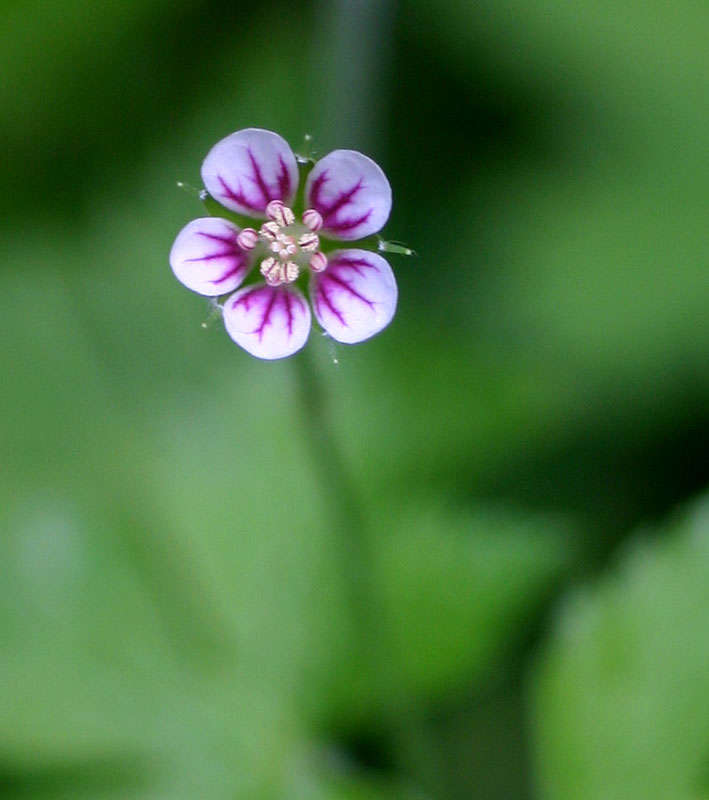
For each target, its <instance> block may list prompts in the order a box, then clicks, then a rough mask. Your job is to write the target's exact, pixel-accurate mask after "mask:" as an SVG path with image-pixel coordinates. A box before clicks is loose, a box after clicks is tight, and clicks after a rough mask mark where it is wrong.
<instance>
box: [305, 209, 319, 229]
mask: <svg viewBox="0 0 709 800" xmlns="http://www.w3.org/2000/svg"><path fill="white" fill-rule="evenodd" d="M303 224H304V225H305V227H306V228H310V230H311V231H319V230H320V228H322V215H321V214H320V212H319V211H316V210H315V209H314V208H308V209H307V210H306V211H304V212H303Z"/></svg>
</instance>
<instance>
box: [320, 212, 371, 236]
mask: <svg viewBox="0 0 709 800" xmlns="http://www.w3.org/2000/svg"><path fill="white" fill-rule="evenodd" d="M371 215H372V209H371V208H370V209H369V211H367V212H366V213H365V214H362V215H361V216H360V217H354V218H351V219H343V220H341V221H339V222H338V221H337V220H335V221H334V222H328V223H327V227H328V228H329V229H330V230H331V231H338V232H340V233H342V231H351V230H354V229H355V228H358V227H359V226H360V225H362V224H363V223H365V222H367V220H368V219H369V218H370V217H371Z"/></svg>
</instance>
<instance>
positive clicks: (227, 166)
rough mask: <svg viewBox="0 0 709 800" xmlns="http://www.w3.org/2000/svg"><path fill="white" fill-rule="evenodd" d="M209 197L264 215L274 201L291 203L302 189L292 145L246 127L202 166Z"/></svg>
mask: <svg viewBox="0 0 709 800" xmlns="http://www.w3.org/2000/svg"><path fill="white" fill-rule="evenodd" d="M202 180H203V181H204V185H205V187H206V188H207V191H208V192H209V194H211V195H212V197H214V198H215V199H216V200H218V201H219V202H220V203H221V204H222V205H224V206H226V208H229V209H231V210H232V211H236V212H238V213H240V214H248V215H249V216H263V215H264V210H265V208H266V206H267V205H268V203H269V202H270V201H271V200H282V201H283V202H284V203H285V204H286V205H288V204H289V203H290V201H291V200H292V199H293V196H294V195H295V190H296V189H297V188H298V165H297V164H296V162H295V156H294V155H293V151H292V150H291V149H290V146H289V145H288V142H286V140H285V139H283V138H282V137H281V136H279V135H278V134H277V133H273V132H272V131H264V130H261V128H245V129H244V130H242V131H237V132H236V133H232V134H231V135H230V136H227V137H226V139H222V140H221V141H220V142H217V144H215V145H214V147H213V148H212V149H211V150H210V151H209V153H207V157H206V158H205V159H204V162H203V163H202Z"/></svg>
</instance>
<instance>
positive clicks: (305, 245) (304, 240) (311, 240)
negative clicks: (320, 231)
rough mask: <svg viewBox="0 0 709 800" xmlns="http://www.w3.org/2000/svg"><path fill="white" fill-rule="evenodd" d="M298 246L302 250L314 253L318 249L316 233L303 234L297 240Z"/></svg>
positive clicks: (318, 243) (318, 242) (318, 240)
mask: <svg viewBox="0 0 709 800" xmlns="http://www.w3.org/2000/svg"><path fill="white" fill-rule="evenodd" d="M298 244H299V245H300V247H301V248H302V249H303V250H308V251H310V252H314V251H315V250H317V249H318V247H320V239H318V236H317V234H316V233H304V234H303V235H302V236H301V237H300V239H298Z"/></svg>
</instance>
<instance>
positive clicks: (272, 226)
mask: <svg viewBox="0 0 709 800" xmlns="http://www.w3.org/2000/svg"><path fill="white" fill-rule="evenodd" d="M280 230H281V228H280V226H279V224H278V223H277V222H264V223H263V225H262V226H261V231H260V233H261V236H263V237H264V239H275V238H276V236H278V234H279V233H280Z"/></svg>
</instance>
